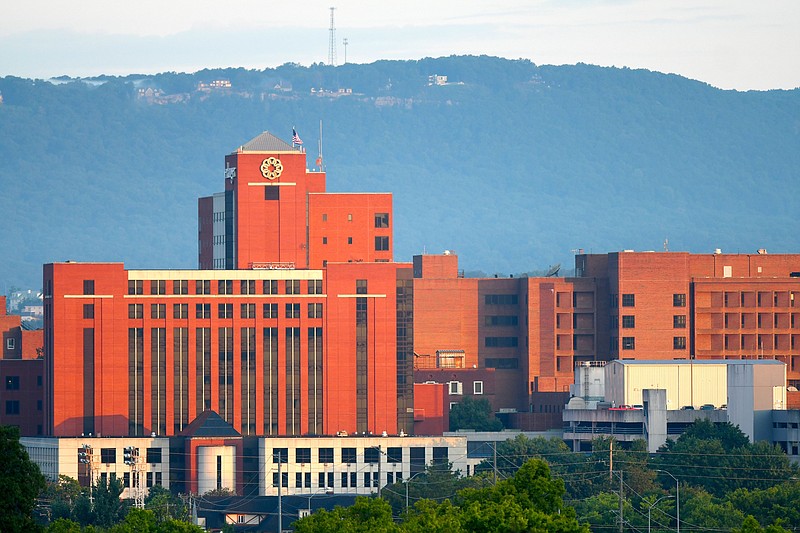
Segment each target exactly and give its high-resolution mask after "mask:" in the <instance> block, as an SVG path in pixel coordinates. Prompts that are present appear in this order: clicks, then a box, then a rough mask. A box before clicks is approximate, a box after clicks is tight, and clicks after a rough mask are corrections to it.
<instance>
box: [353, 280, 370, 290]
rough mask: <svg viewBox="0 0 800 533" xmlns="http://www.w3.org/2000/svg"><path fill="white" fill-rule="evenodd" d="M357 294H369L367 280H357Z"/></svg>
mask: <svg viewBox="0 0 800 533" xmlns="http://www.w3.org/2000/svg"><path fill="white" fill-rule="evenodd" d="M356 294H368V292H367V280H365V279H357V280H356Z"/></svg>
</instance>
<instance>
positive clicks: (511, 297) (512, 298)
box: [484, 294, 519, 305]
mask: <svg viewBox="0 0 800 533" xmlns="http://www.w3.org/2000/svg"><path fill="white" fill-rule="evenodd" d="M484 302H485V303H486V305H518V304H519V297H518V296H517V295H516V294H487V295H486V296H484Z"/></svg>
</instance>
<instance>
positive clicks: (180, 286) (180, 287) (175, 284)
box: [172, 279, 189, 294]
mask: <svg viewBox="0 0 800 533" xmlns="http://www.w3.org/2000/svg"><path fill="white" fill-rule="evenodd" d="M172 294H189V280H185V279H176V280H173V281H172Z"/></svg>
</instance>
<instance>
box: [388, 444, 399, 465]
mask: <svg viewBox="0 0 800 533" xmlns="http://www.w3.org/2000/svg"><path fill="white" fill-rule="evenodd" d="M386 461H387V462H389V463H402V462H403V448H401V447H400V446H392V447H389V448H387V449H386Z"/></svg>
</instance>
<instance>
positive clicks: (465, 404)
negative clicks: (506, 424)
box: [450, 396, 503, 431]
mask: <svg viewBox="0 0 800 533" xmlns="http://www.w3.org/2000/svg"><path fill="white" fill-rule="evenodd" d="M459 429H474V430H475V431H500V430H501V429H503V423H502V422H501V421H500V420H499V419H498V418H497V417H495V416H494V412H493V411H492V404H490V403H489V400H487V399H486V398H480V399H477V400H476V399H474V398H473V397H472V396H465V397H464V399H463V400H461V401H460V402H458V403H457V404H455V405H454V406H453V407H452V408H451V409H450V431H458V430H459Z"/></svg>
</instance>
